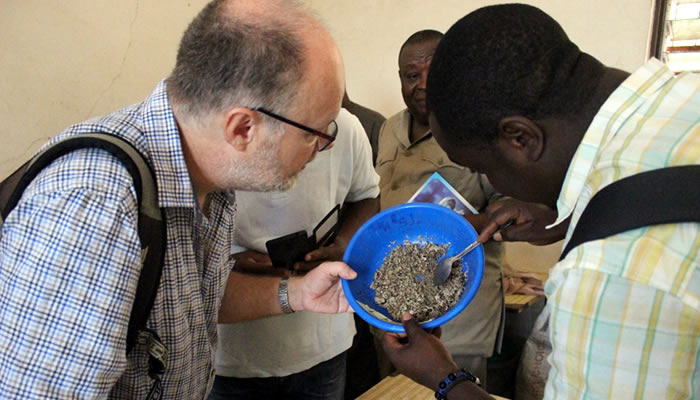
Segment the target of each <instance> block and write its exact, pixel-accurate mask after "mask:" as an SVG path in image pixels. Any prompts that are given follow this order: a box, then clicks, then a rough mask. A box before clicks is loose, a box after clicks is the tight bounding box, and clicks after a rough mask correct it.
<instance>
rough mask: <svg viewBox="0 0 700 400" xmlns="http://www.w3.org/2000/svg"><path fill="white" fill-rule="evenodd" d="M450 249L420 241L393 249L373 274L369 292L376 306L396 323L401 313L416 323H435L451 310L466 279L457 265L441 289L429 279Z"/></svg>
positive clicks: (405, 242)
mask: <svg viewBox="0 0 700 400" xmlns="http://www.w3.org/2000/svg"><path fill="white" fill-rule="evenodd" d="M449 246H450V244H449V243H446V244H441V245H440V244H436V243H433V242H431V241H429V240H425V239H423V238H419V242H418V243H412V242H410V241H408V240H406V241H404V243H403V244H401V245H398V246H395V247H394V248H393V249H392V250H391V252H390V253H389V254H388V255H387V256H386V257H385V258H384V262H383V263H382V266H381V267H380V268H379V269H377V271H376V272H375V274H374V282H372V285H371V288H372V289H373V290H374V291H375V299H374V300H375V302H376V303H377V305H379V306H382V307H384V308H385V309H386V310H387V311H388V313H389V315H391V317H392V318H393V319H394V320H395V321H401V316H402V315H403V313H404V312H408V313H410V314H411V315H413V316H414V317H415V318H416V320H418V321H419V322H426V321H430V320H432V319H435V318H437V317H439V316H441V315H443V314H444V313H445V312H447V311H448V310H449V309H450V308H452V307H453V306H454V305H455V304H456V303H457V302H458V301H459V298H460V295H461V294H462V291H463V289H464V284H465V281H466V278H467V276H466V272H462V266H461V265H460V263H455V265H454V266H453V269H452V271H451V273H450V277H449V278H448V279H447V281H445V283H443V284H442V285H440V286H435V285H434V284H433V282H432V279H430V277H432V276H433V275H434V273H435V269H436V268H437V260H438V259H440V258H441V257H442V256H444V255H445V253H446V251H447V249H448V248H449Z"/></svg>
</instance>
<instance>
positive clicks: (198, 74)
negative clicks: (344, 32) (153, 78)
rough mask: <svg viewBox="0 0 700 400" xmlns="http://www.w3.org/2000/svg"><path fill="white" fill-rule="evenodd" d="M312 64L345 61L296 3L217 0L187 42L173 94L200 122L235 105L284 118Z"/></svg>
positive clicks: (175, 103)
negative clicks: (262, 110) (266, 111)
mask: <svg viewBox="0 0 700 400" xmlns="http://www.w3.org/2000/svg"><path fill="white" fill-rule="evenodd" d="M316 51H317V52H318V53H316ZM311 58H315V59H318V60H319V61H320V62H322V63H325V65H326V66H328V65H329V63H334V62H335V63H337V62H338V60H339V56H338V55H337V48H336V46H335V43H334V42H333V40H332V39H331V37H330V35H329V34H328V33H327V32H326V31H325V30H324V29H323V28H322V27H321V26H320V24H319V23H318V22H317V21H316V20H315V19H314V18H313V17H312V16H311V15H310V14H309V13H308V12H306V11H305V10H304V9H303V8H301V7H300V6H299V5H298V4H297V3H296V2H294V1H289V0H284V1H282V0H214V1H212V2H211V3H209V4H207V6H206V7H205V8H204V9H203V10H202V11H201V12H200V13H199V14H198V15H197V17H196V18H195V19H194V20H193V21H192V22H191V24H190V25H189V27H188V28H187V30H186V31H185V33H184V35H183V38H182V41H181V42H180V48H179V50H178V55H177V62H176V66H175V69H174V70H173V73H172V74H171V76H170V77H169V78H168V80H167V84H168V94H169V95H170V97H171V100H172V102H173V107H174V108H176V109H177V111H179V114H181V115H187V116H189V117H191V118H194V119H198V118H202V117H206V116H207V115H210V114H212V113H217V112H221V111H224V110H226V109H229V108H231V107H234V106H245V107H250V108H254V107H265V108H267V109H270V110H273V111H276V112H280V113H284V111H285V110H286V109H287V108H288V107H289V106H290V104H292V103H293V102H294V100H295V96H296V94H297V93H298V91H299V90H298V89H299V85H300V84H302V83H303V82H304V81H305V80H306V79H307V78H308V74H309V72H311V69H312V68H315V67H312V63H311V62H310V59H311ZM335 69H337V68H335ZM340 71H341V73H342V67H341V68H340ZM341 95H342V94H341Z"/></svg>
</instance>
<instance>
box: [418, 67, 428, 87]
mask: <svg viewBox="0 0 700 400" xmlns="http://www.w3.org/2000/svg"><path fill="white" fill-rule="evenodd" d="M427 82H428V71H425V72H423V73H421V74H420V80H419V81H418V89H423V90H425V85H426V83H427Z"/></svg>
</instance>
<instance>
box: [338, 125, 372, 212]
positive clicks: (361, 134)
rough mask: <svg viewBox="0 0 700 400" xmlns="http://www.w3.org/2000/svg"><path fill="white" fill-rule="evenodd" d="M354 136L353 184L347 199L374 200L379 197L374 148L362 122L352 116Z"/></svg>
mask: <svg viewBox="0 0 700 400" xmlns="http://www.w3.org/2000/svg"><path fill="white" fill-rule="evenodd" d="M348 121H349V122H350V123H351V129H350V131H351V134H352V150H353V151H352V154H353V168H352V184H351V186H350V191H349V193H348V195H347V197H346V198H345V200H346V201H348V202H356V201H360V200H365V199H373V198H375V197H377V196H379V175H377V172H376V171H375V170H374V163H373V162H372V147H371V146H370V144H369V139H368V138H367V134H366V133H365V130H364V128H362V124H361V123H360V120H358V119H357V117H355V116H354V115H350V118H348Z"/></svg>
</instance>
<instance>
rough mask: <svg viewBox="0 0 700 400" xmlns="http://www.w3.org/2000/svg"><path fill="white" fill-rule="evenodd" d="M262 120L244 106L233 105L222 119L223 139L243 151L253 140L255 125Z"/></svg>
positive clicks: (258, 124)
mask: <svg viewBox="0 0 700 400" xmlns="http://www.w3.org/2000/svg"><path fill="white" fill-rule="evenodd" d="M261 123H262V120H261V119H260V117H259V115H258V114H257V113H256V112H255V111H253V110H251V109H249V108H246V107H234V108H232V109H230V110H229V111H228V112H227V113H226V117H225V120H224V139H225V140H226V142H227V143H228V144H230V145H231V146H233V147H234V148H235V149H236V150H238V151H245V150H246V148H247V147H248V146H249V145H250V143H251V142H252V141H253V138H254V136H255V132H256V129H253V128H254V127H256V126H260V124H261Z"/></svg>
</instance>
